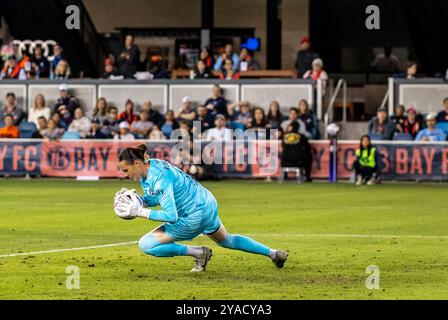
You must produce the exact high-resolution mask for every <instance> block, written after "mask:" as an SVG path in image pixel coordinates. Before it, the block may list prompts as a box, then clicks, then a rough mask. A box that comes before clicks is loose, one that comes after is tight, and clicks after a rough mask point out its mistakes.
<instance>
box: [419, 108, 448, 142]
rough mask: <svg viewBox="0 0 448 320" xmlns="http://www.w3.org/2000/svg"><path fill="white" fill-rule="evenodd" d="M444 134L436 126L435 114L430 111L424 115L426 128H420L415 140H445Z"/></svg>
mask: <svg viewBox="0 0 448 320" xmlns="http://www.w3.org/2000/svg"><path fill="white" fill-rule="evenodd" d="M445 140H446V135H445V133H443V131H442V130H440V129H437V128H436V114H435V113H430V114H428V115H427V116H426V129H423V130H421V131H420V132H419V133H418V134H417V137H416V138H415V141H445Z"/></svg>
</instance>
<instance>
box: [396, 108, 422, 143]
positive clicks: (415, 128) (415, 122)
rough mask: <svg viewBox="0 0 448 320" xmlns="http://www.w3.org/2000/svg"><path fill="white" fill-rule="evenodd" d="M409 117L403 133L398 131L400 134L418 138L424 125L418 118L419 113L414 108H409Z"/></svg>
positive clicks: (405, 121)
mask: <svg viewBox="0 0 448 320" xmlns="http://www.w3.org/2000/svg"><path fill="white" fill-rule="evenodd" d="M407 114H408V116H407V117H406V120H404V124H403V131H398V132H400V133H407V134H410V135H411V136H412V138H413V139H415V137H416V136H417V134H418V132H419V131H420V128H421V127H422V124H421V123H420V121H419V119H418V118H417V111H416V110H415V109H414V108H412V107H411V108H409V109H408V111H407Z"/></svg>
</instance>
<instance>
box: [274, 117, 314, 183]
mask: <svg viewBox="0 0 448 320" xmlns="http://www.w3.org/2000/svg"><path fill="white" fill-rule="evenodd" d="M282 150H283V152H282V159H281V162H282V167H283V168H291V167H292V168H303V173H304V177H305V181H306V182H311V181H312V179H311V169H312V165H313V153H312V149H311V145H310V143H309V141H308V138H307V137H305V136H304V135H301V134H300V133H299V124H298V123H297V122H291V123H290V124H289V125H288V127H287V128H286V131H285V133H284V134H283V139H282Z"/></svg>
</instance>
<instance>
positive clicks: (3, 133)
mask: <svg viewBox="0 0 448 320" xmlns="http://www.w3.org/2000/svg"><path fill="white" fill-rule="evenodd" d="M4 121H5V126H4V127H3V128H0V138H11V139H17V138H19V128H18V127H16V126H15V125H14V119H13V117H12V116H11V115H6V116H5V118H4Z"/></svg>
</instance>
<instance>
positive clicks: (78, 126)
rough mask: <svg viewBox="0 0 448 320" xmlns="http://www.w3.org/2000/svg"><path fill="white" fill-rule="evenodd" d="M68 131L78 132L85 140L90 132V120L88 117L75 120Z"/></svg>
mask: <svg viewBox="0 0 448 320" xmlns="http://www.w3.org/2000/svg"><path fill="white" fill-rule="evenodd" d="M67 131H72V132H78V133H79V135H80V136H81V138H85V137H86V136H87V134H88V133H89V131H90V120H89V119H88V118H87V117H82V118H80V119H73V121H72V123H71V124H70V126H69V127H68V130H67Z"/></svg>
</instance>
